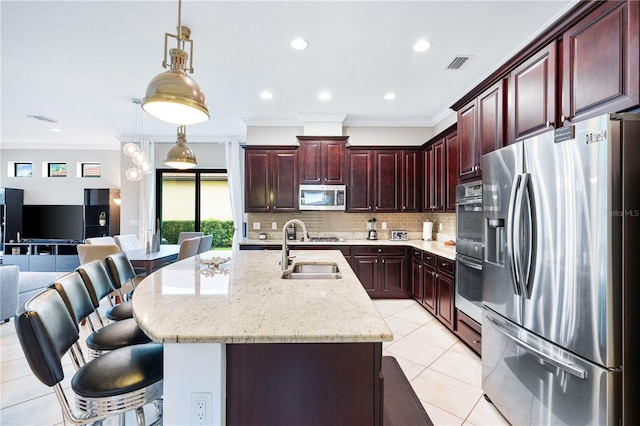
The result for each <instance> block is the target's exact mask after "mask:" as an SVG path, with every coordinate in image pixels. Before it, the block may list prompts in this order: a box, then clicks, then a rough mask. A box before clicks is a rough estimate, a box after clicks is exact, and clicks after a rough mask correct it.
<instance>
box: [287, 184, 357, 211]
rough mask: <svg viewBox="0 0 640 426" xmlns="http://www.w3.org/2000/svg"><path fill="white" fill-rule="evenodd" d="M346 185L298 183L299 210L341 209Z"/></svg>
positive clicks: (343, 203) (343, 205) (343, 204)
mask: <svg viewBox="0 0 640 426" xmlns="http://www.w3.org/2000/svg"><path fill="white" fill-rule="evenodd" d="M346 193H347V187H346V186H345V185H300V190H299V198H298V205H299V209H300V210H343V211H344V209H345V203H346V199H347V197H346Z"/></svg>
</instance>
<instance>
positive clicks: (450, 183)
mask: <svg viewBox="0 0 640 426" xmlns="http://www.w3.org/2000/svg"><path fill="white" fill-rule="evenodd" d="M458 145H459V144H458V132H453V133H452V134H450V135H447V136H445V138H444V157H445V160H446V167H445V171H446V180H445V184H444V186H445V188H446V194H445V210H446V211H448V212H452V213H455V211H456V185H458Z"/></svg>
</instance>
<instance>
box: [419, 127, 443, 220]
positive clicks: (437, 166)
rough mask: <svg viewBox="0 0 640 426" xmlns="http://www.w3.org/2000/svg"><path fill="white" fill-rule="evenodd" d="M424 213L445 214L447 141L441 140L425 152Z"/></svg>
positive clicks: (429, 146)
mask: <svg viewBox="0 0 640 426" xmlns="http://www.w3.org/2000/svg"><path fill="white" fill-rule="evenodd" d="M423 155H424V179H423V182H424V187H423V188H424V189H423V211H428V212H444V211H445V209H446V201H445V198H446V195H447V189H446V187H445V185H446V182H447V179H446V170H445V166H446V160H445V141H444V139H440V140H438V141H437V142H435V143H432V144H431V145H428V146H427V147H426V148H425V150H424V154H423Z"/></svg>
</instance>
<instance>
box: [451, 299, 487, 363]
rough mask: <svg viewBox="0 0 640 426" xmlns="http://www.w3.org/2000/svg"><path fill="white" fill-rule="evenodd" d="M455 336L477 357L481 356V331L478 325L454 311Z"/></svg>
mask: <svg viewBox="0 0 640 426" xmlns="http://www.w3.org/2000/svg"><path fill="white" fill-rule="evenodd" d="M456 313H457V317H458V320H457V323H456V334H457V335H458V337H460V339H462V341H464V342H465V343H466V344H467V345H469V347H470V348H471V349H473V351H474V352H476V353H477V354H478V355H481V354H482V331H481V328H480V325H479V324H478V323H476V322H475V321H474V320H472V319H471V318H469V317H468V316H466V315H465V314H464V313H462V312H460V311H459V310H457V309H456Z"/></svg>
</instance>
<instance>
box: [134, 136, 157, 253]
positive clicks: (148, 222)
mask: <svg viewBox="0 0 640 426" xmlns="http://www.w3.org/2000/svg"><path fill="white" fill-rule="evenodd" d="M140 149H141V150H142V151H143V152H145V153H146V154H147V158H148V159H149V161H150V162H151V170H153V171H154V172H153V173H150V174H148V175H145V174H143V175H142V179H140V194H139V200H138V201H139V203H140V205H139V212H140V222H139V225H138V238H139V239H140V242H141V243H142V247H146V246H147V242H149V243H151V238H152V236H153V234H154V233H155V231H156V225H155V222H156V190H155V169H156V166H155V161H154V159H155V145H154V143H153V141H149V140H141V141H140Z"/></svg>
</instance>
